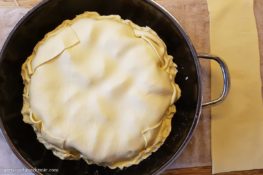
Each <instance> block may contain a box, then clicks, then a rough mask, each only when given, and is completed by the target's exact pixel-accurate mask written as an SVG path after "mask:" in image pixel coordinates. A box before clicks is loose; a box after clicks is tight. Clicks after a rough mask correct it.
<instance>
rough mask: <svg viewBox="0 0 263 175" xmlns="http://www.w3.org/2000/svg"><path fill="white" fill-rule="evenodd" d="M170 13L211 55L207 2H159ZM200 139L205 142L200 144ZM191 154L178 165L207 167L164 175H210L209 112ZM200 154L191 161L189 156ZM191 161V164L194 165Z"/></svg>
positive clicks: (262, 2)
mask: <svg viewBox="0 0 263 175" xmlns="http://www.w3.org/2000/svg"><path fill="white" fill-rule="evenodd" d="M39 1H40V0H17V2H18V4H19V6H22V7H32V6H33V5H35V4H36V3H38V2H39ZM156 1H157V2H158V3H160V4H162V5H163V6H164V7H165V8H167V9H168V11H170V12H171V13H172V14H173V15H174V16H176V18H177V19H178V21H179V22H180V23H181V25H182V26H183V27H184V29H185V30H186V32H187V33H188V35H189V36H190V38H191V40H192V42H193V44H194V46H195V48H196V49H197V51H198V52H207V53H209V14H208V10H207V4H206V0H156ZM254 1H255V7H254V8H255V16H256V19H257V27H258V33H259V41H260V50H261V52H260V54H261V68H262V69H261V77H263V52H262V51H263V17H262V16H263V0H254ZM1 6H2V7H7V6H10V7H14V6H17V3H16V2H15V0H0V7H1ZM202 67H203V81H204V82H203V83H204V94H206V95H205V100H208V99H209V98H210V95H209V94H210V91H209V89H210V86H209V85H210V68H209V67H210V66H209V63H207V62H202ZM262 92H263V88H262ZM200 138H206V139H205V140H203V141H201V142H200V141H199V140H200ZM200 146H202V147H204V148H203V150H201V151H200V150H199V149H195V148H196V147H200ZM186 149H188V150H189V151H185V152H183V154H182V155H181V156H180V158H179V160H178V161H186V162H187V160H188V159H189V161H190V162H188V163H189V164H191V163H195V162H196V161H200V162H201V163H202V164H204V165H209V166H202V167H198V168H185V169H171V170H168V171H166V172H165V173H164V175H210V174H211V166H210V165H211V155H210V110H209V109H205V110H203V114H202V117H201V121H200V123H199V125H198V128H197V130H196V132H195V134H194V137H193V138H192V140H191V141H190V143H189V145H188V146H187V148H186ZM194 154H197V156H196V157H195V158H194V159H193V160H191V158H190V156H191V155H194ZM191 161H192V162H191ZM248 161H249V160H248ZM220 175H263V170H252V171H242V172H230V173H220Z"/></svg>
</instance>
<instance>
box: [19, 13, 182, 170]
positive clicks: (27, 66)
mask: <svg viewBox="0 0 263 175" xmlns="http://www.w3.org/2000/svg"><path fill="white" fill-rule="evenodd" d="M176 73H177V69H176V64H175V63H174V62H173V57H172V56H170V55H168V54H167V49H166V45H165V43H164V42H163V41H162V40H161V39H160V38H159V37H158V35H157V34H156V33H155V32H154V31H153V30H152V29H150V28H149V27H140V26H138V25H136V24H134V23H133V22H132V21H130V20H123V19H121V18H120V16H118V15H109V16H101V15H99V14H98V13H96V12H85V13H83V14H81V15H79V16H77V17H76V18H74V19H73V20H66V21H64V22H63V23H62V24H61V25H59V26H58V27H57V28H56V29H55V30H53V31H51V32H49V33H48V34H46V35H45V37H44V39H42V40H41V41H40V42H39V43H38V44H37V45H36V46H35V48H34V50H33V53H32V55H31V56H29V57H28V58H27V60H26V61H25V63H24V64H23V66H22V77H23V81H24V85H25V87H24V94H23V109H22V114H23V121H24V122H25V123H28V124H31V125H32V126H33V128H34V131H35V132H36V134H37V138H38V140H39V141H40V142H41V143H43V144H44V145H45V147H46V148H47V149H50V150H52V152H53V153H54V155H56V156H57V157H59V158H61V159H71V160H78V159H80V158H82V159H84V160H85V161H86V162H87V163H88V164H97V165H101V166H106V167H109V168H111V169H114V168H120V169H122V168H124V167H129V166H131V165H135V164H138V163H139V162H141V161H142V160H144V159H146V158H147V157H148V156H150V155H151V154H152V153H153V152H155V151H157V150H158V148H159V147H160V146H161V145H162V144H163V143H164V141H165V139H166V138H167V137H168V135H169V133H170V131H171V119H172V117H173V116H174V113H175V112H176V108H175V105H174V103H175V101H176V100H177V99H178V98H179V97H180V89H179V87H178V85H177V84H176V83H175V76H176Z"/></svg>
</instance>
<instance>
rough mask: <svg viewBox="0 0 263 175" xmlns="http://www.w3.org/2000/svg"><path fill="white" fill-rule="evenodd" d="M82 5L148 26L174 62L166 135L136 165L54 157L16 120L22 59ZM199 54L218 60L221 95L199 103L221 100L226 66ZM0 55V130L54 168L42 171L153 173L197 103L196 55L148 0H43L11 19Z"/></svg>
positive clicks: (193, 116) (35, 162) (183, 133)
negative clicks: (172, 109)
mask: <svg viewBox="0 0 263 175" xmlns="http://www.w3.org/2000/svg"><path fill="white" fill-rule="evenodd" d="M84 11H97V12H99V13H100V14H101V15H110V14H118V15H120V16H121V17H122V18H124V19H130V20H132V21H133V22H135V23H136V24H138V25H140V26H149V27H151V28H152V29H154V30H155V31H156V32H157V33H158V34H159V36H160V37H161V38H162V39H163V40H164V42H165V43H166V45H167V49H168V53H169V54H171V55H173V56H174V61H175V62H176V63H177V64H178V70H179V73H178V75H177V77H176V82H177V83H178V84H179V86H180V88H181V90H182V96H181V98H180V100H179V101H178V102H177V103H176V106H177V113H176V115H175V116H174V117H173V120H172V131H171V134H170V136H169V137H168V138H167V140H166V141H165V143H164V145H163V146H162V147H161V148H160V149H159V150H158V151H157V152H156V153H154V154H152V155H151V156H150V157H149V158H147V159H146V160H144V161H142V162H141V163H140V164H139V165H135V166H131V167H129V168H125V169H123V170H118V169H116V170H110V169H108V168H103V167H100V166H96V165H87V164H86V163H85V162H84V161H82V160H80V161H68V160H60V159H59V158H57V157H55V156H54V155H53V154H52V152H51V151H49V150H47V149H45V147H44V146H43V145H42V144H41V143H39V142H38V141H37V139H36V135H35V133H34V131H33V129H32V127H31V126H30V125H28V124H25V123H23V121H22V115H21V112H20V111H21V107H22V94H23V83H22V78H21V76H20V72H21V65H22V63H23V62H24V61H25V59H26V58H27V57H28V56H29V55H30V54H31V53H32V50H33V48H34V46H35V45H36V43H37V42H38V41H40V40H41V39H42V38H43V36H44V35H45V34H46V33H48V32H49V31H51V30H52V29H54V28H55V27H56V26H58V25H59V24H60V23H61V22H62V21H63V20H65V19H72V18H74V17H75V16H76V15H77V14H81V13H83V12H84ZM202 57H204V58H209V59H214V60H216V61H217V62H218V63H219V64H220V66H221V68H222V72H223V76H224V81H225V86H224V89H223V92H222V95H221V97H220V98H219V99H217V100H214V101H212V102H209V103H205V104H204V105H210V104H214V103H217V102H220V101H222V100H223V99H224V97H225V96H226V95H227V92H228V87H229V77H228V71H227V67H226V66H225V64H224V63H223V62H222V61H221V60H220V59H219V58H217V57H211V56H208V55H203V56H202ZM0 58H1V62H0V110H1V113H0V115H1V122H0V123H1V125H2V131H3V134H4V135H5V138H6V139H7V141H8V143H9V145H10V146H11V148H12V150H13V151H14V153H15V154H16V155H17V157H18V158H19V159H20V160H21V161H22V162H23V163H24V164H25V165H26V166H27V167H28V168H46V169H52V168H54V169H58V172H55V173H52V172H48V171H46V172H43V170H42V172H41V173H43V174H76V175H79V174H88V175H113V174H114V175H121V174H125V175H137V174H138V175H149V174H159V173H161V171H163V170H164V168H165V167H166V166H168V164H169V163H171V162H173V161H174V160H175V159H176V158H177V157H178V155H179V153H180V152H181V151H182V149H183V148H184V147H185V145H186V143H187V142H188V141H189V139H190V137H191V136H192V134H193V130H194V128H195V127H196V125H197V123H198V119H199V116H200V112H201V107H202V94H201V82H200V77H201V74H200V66H199V60H198V56H197V54H196V51H195V49H194V47H193V46H192V44H191V42H190V40H189V38H188V37H187V35H186V34H185V32H184V31H183V29H182V28H181V27H180V25H179V24H178V22H177V21H176V20H175V19H174V18H173V17H172V16H171V15H170V14H169V13H168V12H167V11H166V10H164V9H163V8H162V7H160V6H159V5H158V4H156V3H155V2H154V1H151V0H44V1H43V2H42V3H41V4H39V5H38V6H37V7H35V8H34V9H32V10H31V11H30V12H29V13H28V14H27V15H26V16H25V17H24V18H23V19H22V20H21V21H20V22H19V23H18V24H17V25H16V27H15V28H14V30H13V31H12V32H11V34H10V35H9V37H8V39H7V41H6V42H5V45H4V47H3V49H2V52H1V55H0ZM124 112H125V111H124ZM44 171H45V170H44ZM37 173H39V172H37Z"/></svg>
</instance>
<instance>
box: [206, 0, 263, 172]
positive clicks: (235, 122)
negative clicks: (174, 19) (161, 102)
mask: <svg viewBox="0 0 263 175" xmlns="http://www.w3.org/2000/svg"><path fill="white" fill-rule="evenodd" d="M208 6H209V11H210V18H211V21H210V23H211V28H210V30H211V33H210V38H211V42H210V43H211V52H212V53H213V54H216V55H219V56H221V57H222V58H223V59H224V60H225V61H226V63H227V65H228V67H229V71H230V75H231V91H230V93H229V96H228V98H227V99H226V101H225V102H224V103H223V104H220V105H218V106H216V107H213V108H212V163H213V173H220V172H227V171H239V170H249V169H261V168H263V149H262V148H263V118H262V116H263V103H262V98H261V97H262V96H261V78H260V69H259V68H260V61H259V60H260V56H259V47H258V36H257V30H256V23H255V16H254V13H253V0H220V1H219V0H208ZM219 72H220V71H217V70H216V67H215V66H214V65H212V77H213V78H212V80H211V81H212V97H217V96H218V92H219V91H220V90H221V89H222V86H221V85H220V82H222V81H221V80H220V79H219V77H220V76H221V75H220V73H219ZM214 77H215V78H214Z"/></svg>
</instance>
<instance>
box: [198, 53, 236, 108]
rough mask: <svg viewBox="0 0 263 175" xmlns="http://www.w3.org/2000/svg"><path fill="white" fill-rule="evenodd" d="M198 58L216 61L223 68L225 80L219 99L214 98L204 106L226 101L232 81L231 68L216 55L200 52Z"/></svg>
mask: <svg viewBox="0 0 263 175" xmlns="http://www.w3.org/2000/svg"><path fill="white" fill-rule="evenodd" d="M198 58H203V59H208V60H212V61H216V62H217V63H218V64H219V66H220V68H221V71H222V75H223V81H224V86H223V90H222V92H221V95H220V97H218V98H217V99H213V100H212V101H209V102H205V103H203V104H202V107H207V106H211V105H215V104H218V103H220V102H222V101H224V99H225V98H226V96H227V95H228V92H229V89H230V83H231V82H230V74H229V70H228V67H227V65H226V63H225V62H224V61H223V60H222V59H221V58H219V57H217V56H214V55H209V54H199V55H198Z"/></svg>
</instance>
